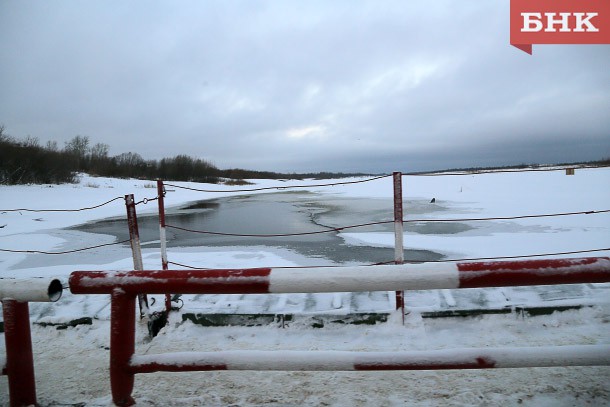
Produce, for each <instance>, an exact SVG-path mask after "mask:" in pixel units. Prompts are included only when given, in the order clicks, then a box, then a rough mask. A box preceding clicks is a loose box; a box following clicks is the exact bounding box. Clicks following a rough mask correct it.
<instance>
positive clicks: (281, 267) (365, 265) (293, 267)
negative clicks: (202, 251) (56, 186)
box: [168, 247, 610, 270]
mask: <svg viewBox="0 0 610 407" xmlns="http://www.w3.org/2000/svg"><path fill="white" fill-rule="evenodd" d="M604 251H610V247H608V248H605V249H590V250H574V251H569V252H555V253H540V254H524V255H519V256H496V257H469V258H463V259H442V260H407V261H404V262H402V264H412V263H416V264H422V263H453V262H464V261H481V260H503V259H519V258H531V257H547V256H559V255H566V254H582V253H594V252H604ZM168 264H173V265H175V266H179V267H184V268H188V269H193V270H216V269H213V268H207V267H195V266H189V265H186V264H182V263H177V262H173V261H168ZM390 264H396V262H395V261H393V260H392V261H386V262H380V263H372V264H362V265H361V266H362V267H372V266H385V265H390ZM320 267H325V268H326V267H329V268H330V267H335V268H341V267H344V266H342V265H336V266H280V267H268V268H271V269H295V268H296V269H299V268H300V269H302V268H320ZM239 268H242V267H239Z"/></svg>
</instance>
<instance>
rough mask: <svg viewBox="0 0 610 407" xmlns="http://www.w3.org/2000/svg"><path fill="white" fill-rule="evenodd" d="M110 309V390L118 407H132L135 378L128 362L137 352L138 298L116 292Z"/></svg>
mask: <svg viewBox="0 0 610 407" xmlns="http://www.w3.org/2000/svg"><path fill="white" fill-rule="evenodd" d="M111 295H112V299H111V305H110V389H111V392H112V401H114V403H115V404H116V405H117V406H131V405H133V404H135V401H134V400H133V398H132V397H131V392H132V391H133V384H134V377H133V373H131V372H130V371H129V369H128V368H129V361H130V359H131V357H132V356H133V354H134V352H135V329H136V327H135V325H136V321H135V313H136V304H135V295H133V294H128V293H125V292H124V291H123V290H121V289H120V288H117V289H115V290H113V292H112V294H111Z"/></svg>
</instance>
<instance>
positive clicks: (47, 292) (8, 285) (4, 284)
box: [0, 277, 63, 302]
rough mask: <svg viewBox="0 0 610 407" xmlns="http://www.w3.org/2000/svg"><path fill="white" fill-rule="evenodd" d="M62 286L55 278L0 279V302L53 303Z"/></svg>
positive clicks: (60, 292) (59, 296)
mask: <svg viewBox="0 0 610 407" xmlns="http://www.w3.org/2000/svg"><path fill="white" fill-rule="evenodd" d="M62 292H63V286H62V284H61V281H59V280H58V279H56V278H43V277H40V278H38V277H36V278H23V279H13V278H0V300H2V301H4V300H15V301H19V302H55V301H57V300H59V299H60V298H61V294H62Z"/></svg>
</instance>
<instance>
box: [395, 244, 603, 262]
mask: <svg viewBox="0 0 610 407" xmlns="http://www.w3.org/2000/svg"><path fill="white" fill-rule="evenodd" d="M605 251H610V247H607V248H605V249H590V250H574V251H570V252H556V253H542V254H526V255H521V256H499V257H474V258H465V259H443V260H427V261H426V262H427V263H448V262H454V261H478V260H502V259H519V258H527V257H546V256H559V255H562V254H579V253H593V252H605ZM412 261H413V262H417V260H412ZM405 263H409V262H405Z"/></svg>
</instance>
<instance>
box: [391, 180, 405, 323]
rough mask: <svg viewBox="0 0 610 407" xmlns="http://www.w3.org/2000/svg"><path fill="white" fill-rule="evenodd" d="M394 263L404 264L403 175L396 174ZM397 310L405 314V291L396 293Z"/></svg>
mask: <svg viewBox="0 0 610 407" xmlns="http://www.w3.org/2000/svg"><path fill="white" fill-rule="evenodd" d="M393 176H394V262H395V263H396V264H402V263H403V262H404V244H403V227H402V226H403V225H402V173H400V172H394V173H393ZM396 309H400V310H402V314H403V319H404V314H405V300H404V291H396Z"/></svg>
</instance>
